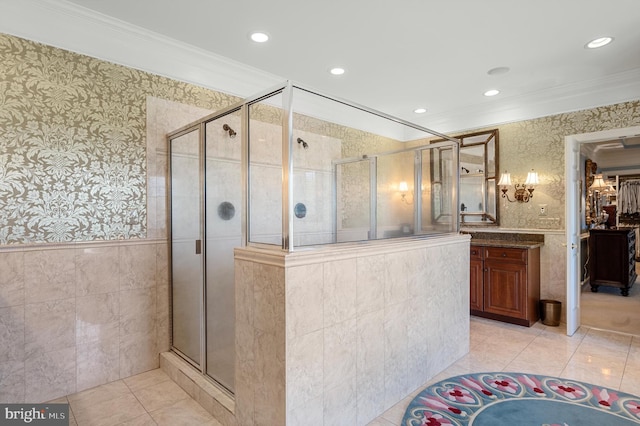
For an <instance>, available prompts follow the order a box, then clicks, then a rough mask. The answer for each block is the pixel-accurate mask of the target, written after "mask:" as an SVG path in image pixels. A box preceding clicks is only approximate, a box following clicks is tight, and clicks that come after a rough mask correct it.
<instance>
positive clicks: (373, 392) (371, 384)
mask: <svg viewBox="0 0 640 426" xmlns="http://www.w3.org/2000/svg"><path fill="white" fill-rule="evenodd" d="M356 386H357V390H358V394H357V397H356V418H357V423H356V424H359V425H366V424H368V423H369V422H370V421H371V420H373V419H374V418H376V417H377V416H379V415H380V413H382V412H383V411H384V392H383V389H384V363H381V364H378V365H374V366H372V367H371V368H369V369H361V368H360V367H358V371H357V377H356Z"/></svg>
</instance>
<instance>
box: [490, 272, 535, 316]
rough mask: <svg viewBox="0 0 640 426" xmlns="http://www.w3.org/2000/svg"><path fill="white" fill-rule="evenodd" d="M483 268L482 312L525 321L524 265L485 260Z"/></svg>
mask: <svg viewBox="0 0 640 426" xmlns="http://www.w3.org/2000/svg"><path fill="white" fill-rule="evenodd" d="M484 266H485V272H484V311H485V312H490V313H492V314H497V315H506V316H509V317H514V318H522V319H526V318H527V282H526V280H527V272H526V265H518V264H514V263H507V262H497V261H490V260H485V263H484Z"/></svg>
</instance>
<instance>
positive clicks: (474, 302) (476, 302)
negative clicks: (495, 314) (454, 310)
mask: <svg viewBox="0 0 640 426" xmlns="http://www.w3.org/2000/svg"><path fill="white" fill-rule="evenodd" d="M470 266H471V273H470V275H469V278H470V280H469V281H470V284H471V292H470V299H471V303H470V305H471V306H470V307H471V310H472V311H474V310H475V311H482V306H483V303H482V293H483V284H482V282H483V281H484V279H483V278H484V277H483V275H484V271H483V268H484V263H483V262H482V260H476V259H471V261H470Z"/></svg>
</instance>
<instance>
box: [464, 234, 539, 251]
mask: <svg viewBox="0 0 640 426" xmlns="http://www.w3.org/2000/svg"><path fill="white" fill-rule="evenodd" d="M470 234H471V245H473V246H484V247H507V248H523V249H532V248H536V247H542V246H543V245H544V235H542V234H521V233H507V232H505V233H501V232H470Z"/></svg>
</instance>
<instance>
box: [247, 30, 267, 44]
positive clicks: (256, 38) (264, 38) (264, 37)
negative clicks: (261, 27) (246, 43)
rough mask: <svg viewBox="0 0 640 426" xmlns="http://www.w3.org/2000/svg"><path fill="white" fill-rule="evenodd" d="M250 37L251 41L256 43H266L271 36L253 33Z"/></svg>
mask: <svg viewBox="0 0 640 426" xmlns="http://www.w3.org/2000/svg"><path fill="white" fill-rule="evenodd" d="M250 37H251V40H253V41H255V42H256V43H264V42H266V41H268V40H269V35H268V34H267V33H262V32H255V33H251V35H250Z"/></svg>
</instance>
